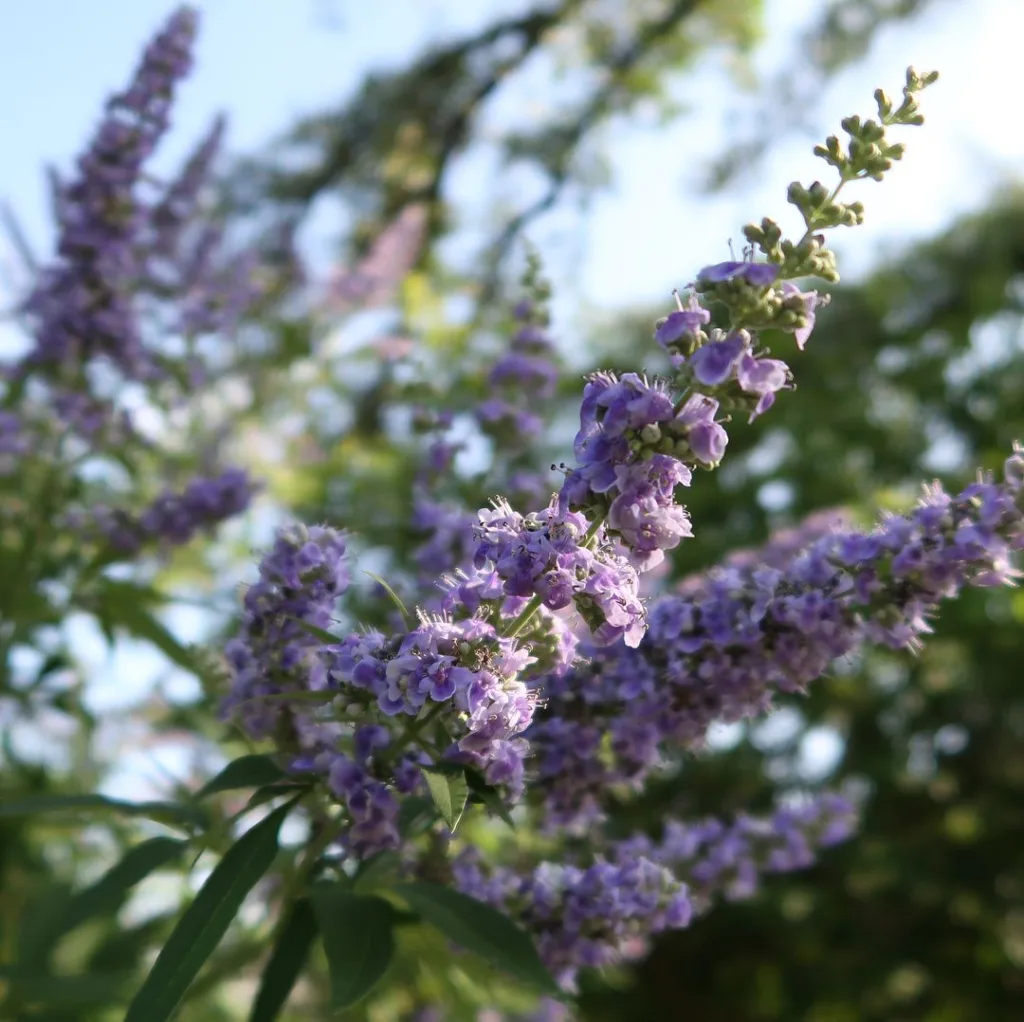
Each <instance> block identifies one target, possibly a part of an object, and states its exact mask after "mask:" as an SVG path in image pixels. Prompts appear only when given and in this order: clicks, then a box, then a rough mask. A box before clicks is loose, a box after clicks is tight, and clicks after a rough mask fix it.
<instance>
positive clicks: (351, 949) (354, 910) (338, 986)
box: [126, 883, 395, 1022]
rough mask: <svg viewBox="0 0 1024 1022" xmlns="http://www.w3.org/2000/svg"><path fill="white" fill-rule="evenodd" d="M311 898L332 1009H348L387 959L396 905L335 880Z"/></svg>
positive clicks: (371, 983)
mask: <svg viewBox="0 0 1024 1022" xmlns="http://www.w3.org/2000/svg"><path fill="white" fill-rule="evenodd" d="M310 900H311V901H312V902H313V910H314V912H315V913H316V918H317V921H318V923H319V925H320V935H321V938H322V940H323V945H324V952H325V953H326V955H327V966H328V971H329V972H330V976H331V1008H332V1009H335V1010H338V1009H340V1008H348V1007H350V1006H351V1005H353V1004H355V1003H356V1002H357V1001H358V1000H360V999H361V998H363V997H365V996H366V995H367V994H368V993H369V992H370V990H371V989H373V987H374V986H375V985H376V983H377V982H378V981H379V980H380V978H381V977H382V976H383V975H384V973H385V972H386V971H387V968H388V966H389V965H390V964H391V958H392V956H393V955H394V953H395V939H394V935H393V934H392V927H393V926H394V923H395V910H394V908H393V907H392V906H391V904H390V903H389V902H386V901H385V900H384V899H383V898H377V897H375V896H374V895H372V894H353V893H351V891H348V890H346V889H345V888H344V887H341V886H339V885H338V884H328V883H319V884H314V885H313V890H312V894H311V895H310ZM126 1022H127V1020H126Z"/></svg>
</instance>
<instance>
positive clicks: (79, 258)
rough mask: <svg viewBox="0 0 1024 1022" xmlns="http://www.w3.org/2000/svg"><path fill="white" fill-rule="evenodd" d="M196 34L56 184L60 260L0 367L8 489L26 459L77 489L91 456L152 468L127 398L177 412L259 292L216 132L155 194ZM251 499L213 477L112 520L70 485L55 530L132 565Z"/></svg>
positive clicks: (177, 17)
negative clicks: (216, 342) (55, 464)
mask: <svg viewBox="0 0 1024 1022" xmlns="http://www.w3.org/2000/svg"><path fill="white" fill-rule="evenodd" d="M197 25H198V15H197V13H196V11H195V10H194V9H193V8H191V7H187V6H186V7H181V8H179V9H178V10H177V11H176V12H175V13H174V14H173V15H172V16H171V17H170V18H169V20H168V21H167V23H166V24H165V26H164V27H163V29H162V30H161V31H160V32H159V33H158V34H157V35H156V36H155V37H154V38H153V40H152V41H151V42H150V44H149V45H148V46H147V48H146V50H145V52H144V53H143V55H142V59H141V61H140V63H139V66H138V68H137V70H136V72H135V74H134V76H133V77H132V79H131V81H130V82H129V84H128V85H127V87H126V88H125V89H124V90H123V91H121V92H118V93H117V94H115V95H114V96H112V97H111V98H110V99H109V100H108V102H107V104H106V108H105V111H104V115H103V117H102V119H101V120H100V123H99V125H98V126H97V128H96V130H95V132H94V134H93V137H92V139H91V141H90V142H89V144H88V145H87V146H86V148H85V150H84V151H83V152H82V154H81V155H80V156H79V157H78V160H77V163H76V165H75V168H74V171H73V173H71V174H70V175H69V176H68V177H67V178H66V179H61V178H59V177H57V176H56V175H55V176H54V183H53V198H54V209H55V216H56V220H57V246H56V253H55V256H54V258H53V259H52V260H51V261H50V262H49V263H48V264H46V265H44V266H43V268H42V269H41V270H38V271H37V272H36V273H35V277H34V279H33V281H32V283H31V287H30V291H29V293H28V295H27V296H26V297H25V298H24V300H23V301H22V302H21V303H20V307H19V310H18V313H19V322H20V323H21V324H22V325H23V326H24V327H25V328H26V331H27V333H28V335H29V339H30V346H29V349H28V351H27V352H26V353H25V354H24V355H23V356H21V357H19V358H17V359H16V360H15V361H13V362H11V363H9V364H6V365H3V366H0V474H2V475H4V476H9V475H14V474H16V473H17V472H18V471H19V470H20V468H21V466H22V465H23V464H26V463H27V461H28V459H32V458H36V459H54V458H55V459H57V460H59V461H62V462H67V463H68V464H69V465H70V466H73V470H72V473H71V474H72V476H73V475H74V470H77V466H78V465H79V464H80V463H81V462H82V460H83V456H84V455H85V454H86V453H88V454H89V455H90V456H91V457H92V458H94V459H96V460H98V461H100V462H102V461H104V460H105V461H106V462H108V463H113V464H118V465H119V468H120V467H127V468H129V471H130V472H134V471H135V469H134V468H133V467H132V466H133V464H134V461H135V459H134V455H135V454H136V453H139V452H142V453H144V455H145V458H146V459H147V463H151V458H152V455H153V454H154V453H159V452H158V448H157V445H156V444H155V443H154V441H153V440H152V439H151V438H144V437H143V436H142V435H140V433H139V432H138V431H137V430H136V428H135V425H134V422H133V415H132V414H131V413H129V412H128V411H127V410H126V407H125V404H124V402H123V400H122V395H123V392H124V389H125V386H126V385H129V384H130V385H132V386H133V387H134V388H135V397H136V398H138V397H140V396H141V397H143V399H144V401H145V402H146V403H148V404H150V405H154V406H157V407H163V406H165V405H166V403H167V401H168V400H172V401H175V402H177V403H184V402H186V401H187V400H188V398H189V397H190V395H191V391H192V390H194V388H195V385H196V384H197V383H200V382H202V380H203V378H204V376H205V375H206V374H205V370H204V366H203V364H202V361H201V359H200V357H199V354H198V349H197V347H196V344H197V342H198V341H199V340H200V339H201V338H202V337H204V336H210V335H217V334H220V333H223V332H225V331H230V330H232V329H233V328H234V326H235V325H236V324H237V323H238V321H239V320H240V318H241V317H242V316H243V315H244V314H245V313H246V312H247V310H248V309H249V308H250V307H251V306H252V305H253V303H254V302H255V301H256V300H257V299H258V298H259V297H260V296H261V294H262V289H263V285H262V284H260V283H259V280H260V279H261V274H262V275H263V276H265V274H264V273H263V269H264V268H263V267H262V266H261V263H260V256H259V255H258V253H257V251H256V249H255V248H254V247H251V246H250V247H247V248H245V249H244V250H243V251H240V252H239V251H232V250H231V249H230V247H229V246H228V245H227V243H226V241H225V224H224V223H223V221H222V220H220V219H218V218H216V217H213V216H211V202H210V200H211V199H212V196H211V194H210V190H211V187H212V186H213V182H214V178H213V173H214V164H215V161H216V159H217V157H218V155H219V152H220V148H221V145H222V141H223V136H224V128H225V125H224V121H223V119H218V120H217V121H215V123H214V124H213V125H212V127H211V129H210V131H209V132H208V133H207V135H206V136H205V137H204V138H203V139H201V141H200V143H199V145H198V146H197V147H196V148H195V150H194V151H193V152H192V154H191V155H190V157H189V158H188V159H187V160H186V162H185V164H184V166H183V168H182V169H181V171H180V173H179V174H178V175H177V176H176V177H175V178H173V179H172V180H170V181H169V182H166V183H164V184H161V183H159V182H157V181H156V179H155V178H154V177H153V174H152V170H151V169H150V163H151V160H152V158H153V157H154V155H155V154H156V151H157V148H158V146H159V144H160V142H161V140H162V139H163V137H164V136H165V134H166V133H167V131H168V128H169V127H170V112H171V107H172V104H173V102H174V99H175V95H176V92H177V89H178V87H179V85H180V84H181V82H182V80H183V79H184V78H185V77H186V76H187V75H188V74H189V72H190V70H191V68H192V62H193V61H192V49H193V45H194V42H195V36H196V30H197ZM170 460H171V459H170V458H169V457H168V461H170ZM165 470H166V471H167V474H168V475H175V476H179V475H181V474H183V473H182V471H181V470H179V468H178V467H177V466H175V467H173V468H170V469H169V470H167V469H165ZM256 490H257V487H256V486H255V485H254V484H253V482H252V481H251V480H249V478H248V477H247V476H246V474H245V473H244V472H243V471H242V470H241V469H238V468H233V467H229V466H225V467H223V468H219V467H213V468H212V470H211V474H210V475H208V476H200V477H197V478H194V479H192V480H191V481H188V480H184V486H183V487H182V489H181V491H180V492H172V491H170V490H168V491H167V492H165V493H163V494H162V495H160V496H159V497H158V498H157V499H156V500H155V501H154V502H153V503H152V504H151V505H150V506H149V507H141V508H140V507H137V506H131V505H130V502H129V504H128V506H124V507H117V508H113V507H110V506H108V505H109V503H110V502H109V497H108V494H107V493H104V492H101V491H100V488H99V487H97V486H91V485H83V484H82V482H81V480H76V481H75V483H74V485H73V486H71V488H70V490H69V493H68V494H67V501H68V503H69V504H70V505H71V506H70V509H69V510H67V511H65V512H62V514H61V515H60V524H61V527H67V526H69V525H72V526H73V527H74V529H75V531H76V532H80V533H81V535H82V538H83V539H86V538H88V539H90V540H98V541H100V543H101V544H106V545H107V552H108V553H114V554H116V555H117V556H119V557H128V556H132V555H134V554H136V553H137V552H139V551H140V550H141V549H142V548H143V547H144V546H146V545H147V544H151V543H159V544H161V545H162V546H164V547H166V546H168V545H173V544H178V543H183V542H186V541H187V540H189V539H191V538H192V537H193V536H194V535H195V534H196V533H197V532H199V531H200V530H202V529H206V528H209V527H212V526H214V525H216V524H217V523H219V522H221V521H223V520H224V519H226V518H229V517H232V516H234V515H237V514H240V513H241V512H243V511H244V510H245V509H246V508H247V507H248V505H249V503H250V501H251V499H252V497H253V495H254V493H255V492H256ZM71 491H73V492H74V497H72V492H71Z"/></svg>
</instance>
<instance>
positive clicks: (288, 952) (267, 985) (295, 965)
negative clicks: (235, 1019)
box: [249, 898, 316, 1022]
mask: <svg viewBox="0 0 1024 1022" xmlns="http://www.w3.org/2000/svg"><path fill="white" fill-rule="evenodd" d="M315 936H316V916H315V915H314V914H313V906H312V905H311V904H310V902H309V899H308V898H300V899H299V900H298V901H297V902H295V904H294V905H292V908H291V911H290V912H289V913H288V918H287V920H286V921H285V923H284V926H282V927H281V932H280V933H279V934H278V937H277V940H276V942H275V943H274V950H273V951H272V952H271V953H270V958H269V960H268V961H267V965H266V968H265V969H264V970H263V976H262V978H261V979H260V989H259V992H258V993H257V994H256V1000H255V1001H254V1002H253V1006H252V1012H251V1013H250V1015H249V1022H274V1019H276V1018H277V1016H278V1015H279V1014H280V1012H281V1009H282V1008H283V1007H284V1006H285V1003H286V1002H287V1000H288V995H289V994H290V993H291V992H292V987H294V986H295V981H296V980H297V979H298V978H299V974H300V973H301V972H302V968H303V966H304V965H305V964H306V959H307V958H308V957H309V949H310V947H311V946H312V944H313V938H314V937H315Z"/></svg>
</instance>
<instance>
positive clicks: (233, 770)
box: [195, 755, 287, 802]
mask: <svg viewBox="0 0 1024 1022" xmlns="http://www.w3.org/2000/svg"><path fill="white" fill-rule="evenodd" d="M285 777H287V774H285V772H284V771H283V770H282V769H281V768H280V767H279V766H278V765H277V763H275V762H274V760H273V759H271V757H270V756H262V755H252V756H242V757H241V758H239V759H236V760H232V762H230V763H228V765H227V766H226V767H224V769H223V770H221V772H220V773H219V774H217V776H216V777H214V778H213V779H212V780H210V781H207V783H206V784H204V785H203V786H202V787H201V788H200V789H199V791H197V792H196V793H195V799H196V801H197V802H198V801H199V800H200V799H204V798H206V797H207V796H208V795H214V794H216V793H217V792H219V791H234V790H235V789H236V788H261V787H263V785H265V784H274V783H275V782H277V781H281V780H283V779H284V778H285Z"/></svg>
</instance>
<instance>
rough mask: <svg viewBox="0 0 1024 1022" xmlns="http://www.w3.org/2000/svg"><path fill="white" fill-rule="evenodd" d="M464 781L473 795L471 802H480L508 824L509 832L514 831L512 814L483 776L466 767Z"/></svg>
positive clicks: (496, 790)
mask: <svg viewBox="0 0 1024 1022" xmlns="http://www.w3.org/2000/svg"><path fill="white" fill-rule="evenodd" d="M466 781H467V782H468V783H469V789H470V791H471V792H472V793H473V796H474V798H473V801H477V800H479V801H480V802H482V803H483V804H484V805H485V806H486V807H487V808H488V809H489V810H490V811H491V812H492V813H493V814H494V815H495V816H497V817H498V818H499V819H500V820H502V821H504V822H505V823H507V824H508V826H509V829H510V830H515V829H516V825H515V823H514V821H513V820H512V814H511V813H510V812H509V811H508V806H507V805H505V800H504V799H503V798H502V797H501V795H500V794H498V789H497V788H495V787H493V786H492V785H490V784H488V783H487V782H486V781H485V780H484V775H483V774H481V773H480V772H479V771H478V770H473V769H472V768H471V767H466Z"/></svg>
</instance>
